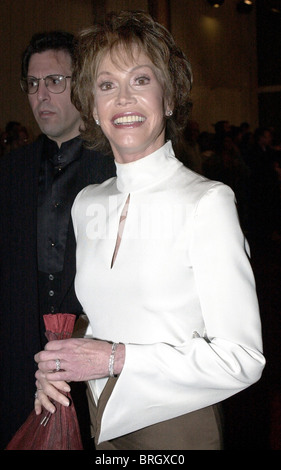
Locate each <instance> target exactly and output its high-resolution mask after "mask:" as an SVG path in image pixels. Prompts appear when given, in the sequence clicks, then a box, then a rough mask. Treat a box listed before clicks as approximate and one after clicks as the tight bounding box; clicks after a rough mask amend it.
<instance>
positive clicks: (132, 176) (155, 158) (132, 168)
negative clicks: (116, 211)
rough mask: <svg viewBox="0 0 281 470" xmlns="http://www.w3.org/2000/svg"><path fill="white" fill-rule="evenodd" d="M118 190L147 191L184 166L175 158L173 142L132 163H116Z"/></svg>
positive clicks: (122, 191)
mask: <svg viewBox="0 0 281 470" xmlns="http://www.w3.org/2000/svg"><path fill="white" fill-rule="evenodd" d="M115 165H116V173H117V188H118V190H119V191H120V192H121V193H131V192H134V191H139V190H141V189H145V188H147V187H149V186H152V185H154V184H156V183H158V182H159V181H160V180H162V179H165V178H167V177H168V176H170V175H171V174H172V173H173V172H174V171H175V170H176V169H177V168H178V167H179V166H181V165H182V164H181V163H180V162H179V161H178V160H177V159H176V158H175V154H174V150H173V147H172V144H171V141H168V142H167V143H166V144H165V145H163V147H161V148H160V149H158V150H156V151H155V152H153V153H151V154H150V155H148V156H146V157H143V158H140V159H139V160H136V161H134V162H130V163H118V162H116V161H115Z"/></svg>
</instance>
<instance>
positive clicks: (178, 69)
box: [71, 11, 192, 152]
mask: <svg viewBox="0 0 281 470" xmlns="http://www.w3.org/2000/svg"><path fill="white" fill-rule="evenodd" d="M77 39H78V43H77V47H76V51H75V55H74V68H73V75H72V94H71V96H72V101H73V103H74V105H75V106H76V108H77V109H78V110H79V111H80V113H81V115H82V119H83V123H84V129H83V130H81V135H82V137H83V139H84V140H85V141H86V142H87V144H88V146H89V147H90V148H94V149H96V150H100V151H103V152H106V151H108V150H110V145H109V142H108V140H107V138H106V137H105V136H104V134H103V132H102V130H101V129H100V127H99V126H97V125H96V123H95V120H94V118H93V108H94V99H95V97H94V92H93V89H94V83H95V80H96V73H97V69H98V65H99V63H100V60H101V59H102V58H103V57H104V55H105V54H106V53H107V52H111V51H113V50H114V51H116V48H118V47H119V46H122V47H123V48H125V50H126V52H127V53H129V54H130V53H132V52H131V50H132V48H131V46H132V45H133V44H136V45H137V46H138V47H139V48H140V49H141V50H142V51H143V52H144V53H145V54H146V55H147V56H148V57H149V58H150V60H151V61H152V63H153V64H154V65H155V67H156V73H157V78H158V79H159V82H160V83H161V84H162V86H163V90H164V99H165V101H166V103H169V104H170V106H171V107H172V109H173V115H172V116H171V117H169V118H167V123H166V138H167V139H171V140H172V142H173V143H174V144H175V143H176V142H177V140H178V137H179V134H180V132H181V131H182V130H183V129H184V128H185V126H186V123H187V119H188V116H189V111H190V106H191V101H190V89H191V84H192V72H191V66H190V64H189V62H188V60H187V58H186V57H185V55H184V53H183V52H182V51H181V49H179V48H178V47H177V46H176V44H175V42H174V39H173V37H172V36H171V34H170V33H169V32H168V31H167V30H166V29H165V28H164V27H163V26H162V25H160V24H159V23H157V22H155V21H154V20H153V19H152V18H151V16H150V15H148V14H147V13H144V12H140V11H138V12H133V11H123V12H121V13H120V14H115V13H110V14H109V15H107V17H106V19H105V22H104V23H102V24H95V25H93V26H91V27H89V28H87V29H84V30H83V31H81V32H80V34H79V35H78V38H77ZM158 72H159V73H158Z"/></svg>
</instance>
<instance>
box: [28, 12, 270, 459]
mask: <svg viewBox="0 0 281 470" xmlns="http://www.w3.org/2000/svg"><path fill="white" fill-rule="evenodd" d="M190 86H191V70H190V66H189V63H188V61H187V60H186V58H185V57H184V55H183V53H182V52H181V51H180V50H179V49H178V48H177V47H176V45H175V44H174V41H173V39H172V37H171V36H170V34H169V33H168V32H167V31H166V30H165V29H164V28H163V27H162V26H160V25H159V24H157V23H155V22H154V21H153V20H152V19H151V18H150V17H149V16H148V15H146V14H144V13H140V12H134V13H133V12H122V13H121V14H120V15H117V16H116V15H111V16H110V17H109V18H108V20H107V22H106V24H104V25H101V26H100V25H95V26H93V27H92V28H90V29H89V30H86V31H84V32H82V33H81V35H80V40H79V47H78V50H77V62H76V66H75V70H74V76H73V99H74V103H75V105H76V106H77V107H78V109H79V110H80V111H81V113H82V116H83V119H84V125H85V131H84V138H85V139H86V140H87V141H88V142H89V145H92V146H93V147H96V148H99V149H100V150H103V151H105V150H107V149H108V148H109V144H110V147H111V149H112V152H113V154H114V158H115V163H116V168H117V178H112V179H110V180H108V181H107V182H105V183H104V184H102V185H94V186H89V187H87V188H86V189H84V190H83V191H82V192H81V193H80V194H79V195H78V196H77V198H76V201H75V203H74V206H73V211H72V215H73V222H74V229H75V234H76V239H77V275H76V292H77V295H78V298H79V300H80V302H81V304H82V306H83V309H84V311H85V313H86V314H87V316H88V318H89V322H90V325H91V328H92V335H93V338H95V339H92V338H87V339H86V338H84V339H70V340H64V341H63V342H62V341H54V342H53V343H48V345H47V347H46V350H45V351H41V352H40V353H39V354H37V355H36V360H37V362H38V366H39V370H38V372H37V387H38V389H43V390H39V391H38V395H37V399H36V402H35V408H36V412H37V413H39V412H40V411H41V406H42V405H43V406H45V407H46V408H47V409H48V410H49V411H53V412H54V410H55V408H54V405H52V404H51V403H50V402H49V400H48V396H49V397H51V398H53V399H55V400H57V401H59V402H61V403H63V400H65V398H64V397H63V395H62V393H61V392H62V391H63V390H64V389H67V388H68V385H66V382H65V381H77V380H86V381H88V382H89V388H90V391H91V394H90V395H91V398H90V400H91V402H92V404H91V408H92V424H93V428H94V435H95V439H96V445H97V449H102V450H106V449H142V450H143V449H154V450H158V449H165V450H167V449H220V448H221V440H220V422H219V415H218V413H217V405H216V404H218V403H219V402H221V401H222V400H224V399H226V398H227V397H229V396H231V395H233V394H235V393H237V392H239V391H241V390H243V389H244V388H246V387H248V386H249V385H251V384H253V383H254V382H256V381H257V380H259V378H260V376H261V373H262V370H263V367H264V357H263V355H262V340H261V329H260V319H259V312H258V303H257V297H256V292H255V285H254V279H253V275H252V271H251V268H250V265H249V261H248V258H247V254H246V252H245V250H244V245H245V240H244V237H243V234H242V232H241V229H240V226H239V223H238V219H237V214H236V208H235V202H234V195H233V192H232V190H231V189H230V188H228V187H227V186H225V185H223V184H221V183H217V182H214V181H210V180H207V179H206V178H203V177H201V176H199V175H197V174H196V173H193V172H192V171H190V170H189V169H187V168H185V167H184V166H183V165H182V164H181V163H180V162H179V161H178V160H177V159H176V158H175V156H174V152H173V147H172V143H171V140H172V141H173V142H176V137H177V135H178V134H179V131H180V130H181V128H184V127H185V124H186V122H185V117H186V115H187V110H188V108H189V104H190V102H189V92H190ZM170 139H171V140H170ZM57 359H59V361H58V360H57ZM55 363H57V365H58V367H57V369H60V368H61V370H58V371H56V372H55V373H54V372H48V371H50V370H52V369H54V368H55Z"/></svg>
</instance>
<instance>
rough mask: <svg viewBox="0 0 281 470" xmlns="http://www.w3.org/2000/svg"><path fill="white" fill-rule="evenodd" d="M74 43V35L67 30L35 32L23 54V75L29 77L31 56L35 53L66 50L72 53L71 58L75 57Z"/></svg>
mask: <svg viewBox="0 0 281 470" xmlns="http://www.w3.org/2000/svg"><path fill="white" fill-rule="evenodd" d="M74 45H75V40H74V35H73V34H71V33H67V32H65V31H50V32H47V33H36V34H34V35H33V36H32V38H31V41H30V43H29V44H28V46H27V48H26V49H25V51H24V53H23V55H22V63H21V77H22V78H26V77H27V71H28V65H29V61H30V57H31V56H32V55H33V54H36V53H40V52H45V51H49V50H55V51H65V52H67V53H68V54H69V55H70V57H71V59H73V53H74Z"/></svg>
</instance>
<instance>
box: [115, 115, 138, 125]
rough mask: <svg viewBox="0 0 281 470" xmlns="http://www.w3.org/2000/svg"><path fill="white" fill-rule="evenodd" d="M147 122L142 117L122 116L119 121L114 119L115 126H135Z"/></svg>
mask: <svg viewBox="0 0 281 470" xmlns="http://www.w3.org/2000/svg"><path fill="white" fill-rule="evenodd" d="M143 121H145V118H144V117H142V116H122V117H119V118H117V119H114V121H113V122H114V124H115V125H120V124H133V123H135V122H143Z"/></svg>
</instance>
